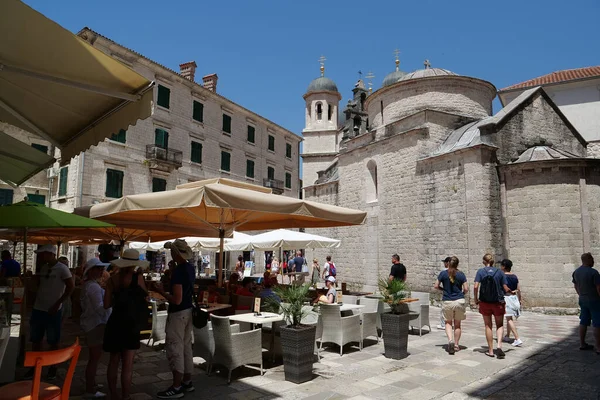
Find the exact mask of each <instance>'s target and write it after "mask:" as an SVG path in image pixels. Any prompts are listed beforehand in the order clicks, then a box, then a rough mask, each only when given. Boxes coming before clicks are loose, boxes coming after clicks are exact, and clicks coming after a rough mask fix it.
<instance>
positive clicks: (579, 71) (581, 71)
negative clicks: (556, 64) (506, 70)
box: [499, 65, 600, 92]
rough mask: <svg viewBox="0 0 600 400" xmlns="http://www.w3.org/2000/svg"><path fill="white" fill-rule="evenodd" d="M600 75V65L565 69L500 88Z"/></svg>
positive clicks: (529, 85) (526, 86)
mask: <svg viewBox="0 0 600 400" xmlns="http://www.w3.org/2000/svg"><path fill="white" fill-rule="evenodd" d="M595 77H600V65H598V66H595V67H585V68H576V69H565V70H563V71H556V72H552V73H551V74H547V75H544V76H539V77H537V78H533V79H530V80H528V81H525V82H521V83H517V84H516V85H512V86H508V87H505V88H504V89H500V90H499V91H500V92H504V91H507V90H514V89H522V88H528V87H532V86H540V85H548V84H552V83H560V82H568V81H574V80H577V79H585V78H595Z"/></svg>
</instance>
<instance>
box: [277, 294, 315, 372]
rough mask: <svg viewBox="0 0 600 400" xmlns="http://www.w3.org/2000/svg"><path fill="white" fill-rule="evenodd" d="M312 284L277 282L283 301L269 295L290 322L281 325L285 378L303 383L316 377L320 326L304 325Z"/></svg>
mask: <svg viewBox="0 0 600 400" xmlns="http://www.w3.org/2000/svg"><path fill="white" fill-rule="evenodd" d="M309 289H310V284H305V285H299V286H295V285H289V286H276V287H275V288H274V289H273V291H274V292H275V294H276V295H277V296H279V298H280V299H281V303H279V302H278V301H276V300H275V299H274V298H273V297H268V298H267V307H268V308H270V309H271V310H278V312H279V313H281V314H283V318H284V321H285V322H286V323H287V325H282V326H281V327H280V332H281V351H282V353H283V371H284V374H285V380H286V381H290V382H294V383H302V382H306V381H308V380H311V379H312V378H313V373H312V370H313V361H314V351H315V334H316V330H317V327H316V326H314V325H302V323H301V321H302V317H304V315H305V314H306V312H305V311H304V310H303V306H304V302H305V301H307V298H308V291H309Z"/></svg>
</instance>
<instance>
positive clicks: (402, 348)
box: [378, 278, 416, 360]
mask: <svg viewBox="0 0 600 400" xmlns="http://www.w3.org/2000/svg"><path fill="white" fill-rule="evenodd" d="M378 286H379V291H380V292H381V295H382V298H381V300H380V301H382V302H384V303H387V304H388V305H389V306H390V308H391V311H390V312H387V313H383V314H381V329H382V330H383V346H384V349H385V356H386V357H387V358H393V359H396V360H400V359H402V358H406V357H408V351H407V350H408V325H409V321H410V319H411V317H412V316H411V314H410V312H409V309H408V304H407V303H409V302H411V301H415V300H416V299H411V298H409V297H410V291H409V290H408V286H407V285H406V282H404V281H401V280H396V279H392V280H389V279H384V278H382V279H380V280H379V285H378Z"/></svg>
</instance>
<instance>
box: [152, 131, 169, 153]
mask: <svg viewBox="0 0 600 400" xmlns="http://www.w3.org/2000/svg"><path fill="white" fill-rule="evenodd" d="M154 144H155V145H157V146H158V147H161V148H163V149H168V148H169V132H167V131H165V130H164V129H160V128H156V129H155V130H154Z"/></svg>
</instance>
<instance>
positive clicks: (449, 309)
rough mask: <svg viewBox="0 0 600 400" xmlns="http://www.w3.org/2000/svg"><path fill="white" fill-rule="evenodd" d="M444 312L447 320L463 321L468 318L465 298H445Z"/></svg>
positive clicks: (443, 303)
mask: <svg viewBox="0 0 600 400" xmlns="http://www.w3.org/2000/svg"><path fill="white" fill-rule="evenodd" d="M442 313H443V315H444V320H445V321H454V320H456V321H463V320H465V319H466V318H467V314H466V302H465V299H458V300H444V301H443V302H442Z"/></svg>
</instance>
